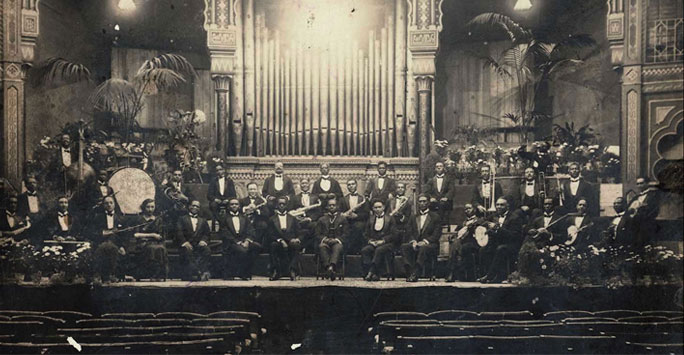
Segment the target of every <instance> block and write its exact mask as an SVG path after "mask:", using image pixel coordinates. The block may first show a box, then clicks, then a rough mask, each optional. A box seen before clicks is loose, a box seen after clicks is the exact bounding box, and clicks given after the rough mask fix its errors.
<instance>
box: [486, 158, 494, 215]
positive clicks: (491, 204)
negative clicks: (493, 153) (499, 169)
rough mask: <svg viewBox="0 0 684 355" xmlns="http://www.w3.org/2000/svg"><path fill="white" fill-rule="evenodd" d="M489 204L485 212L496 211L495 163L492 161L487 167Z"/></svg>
mask: <svg viewBox="0 0 684 355" xmlns="http://www.w3.org/2000/svg"><path fill="white" fill-rule="evenodd" d="M489 188H490V191H489V201H488V202H489V206H488V207H487V212H496V163H495V162H492V163H491V164H490V169H489Z"/></svg>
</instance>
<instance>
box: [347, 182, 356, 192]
mask: <svg viewBox="0 0 684 355" xmlns="http://www.w3.org/2000/svg"><path fill="white" fill-rule="evenodd" d="M347 190H349V193H352V194H353V193H355V192H356V181H353V180H352V181H347Z"/></svg>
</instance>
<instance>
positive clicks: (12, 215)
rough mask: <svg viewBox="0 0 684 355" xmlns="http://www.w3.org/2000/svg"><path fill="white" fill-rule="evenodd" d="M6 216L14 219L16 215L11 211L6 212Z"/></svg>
mask: <svg viewBox="0 0 684 355" xmlns="http://www.w3.org/2000/svg"><path fill="white" fill-rule="evenodd" d="M5 214H7V216H8V217H14V215H15V213H14V212H10V211H5Z"/></svg>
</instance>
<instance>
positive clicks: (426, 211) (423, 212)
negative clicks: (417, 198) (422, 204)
mask: <svg viewBox="0 0 684 355" xmlns="http://www.w3.org/2000/svg"><path fill="white" fill-rule="evenodd" d="M428 213H430V210H425V211H420V215H421V216H426V215H427V214H428Z"/></svg>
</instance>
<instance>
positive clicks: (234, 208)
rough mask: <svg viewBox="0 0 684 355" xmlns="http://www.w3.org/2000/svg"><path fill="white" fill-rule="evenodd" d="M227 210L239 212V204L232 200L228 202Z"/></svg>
mask: <svg viewBox="0 0 684 355" xmlns="http://www.w3.org/2000/svg"><path fill="white" fill-rule="evenodd" d="M228 208H230V211H231V212H238V211H239V210H240V202H239V201H238V200H237V199H235V198H233V199H231V200H230V202H228Z"/></svg>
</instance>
